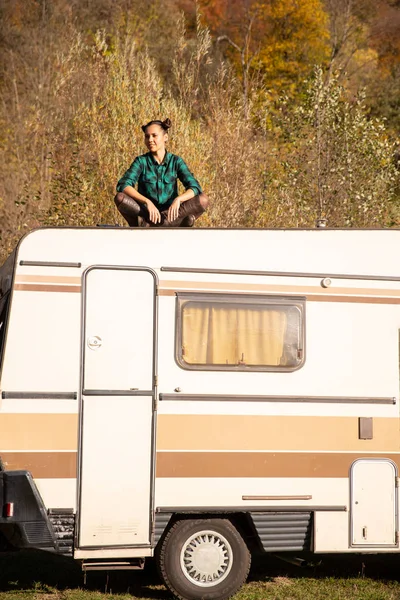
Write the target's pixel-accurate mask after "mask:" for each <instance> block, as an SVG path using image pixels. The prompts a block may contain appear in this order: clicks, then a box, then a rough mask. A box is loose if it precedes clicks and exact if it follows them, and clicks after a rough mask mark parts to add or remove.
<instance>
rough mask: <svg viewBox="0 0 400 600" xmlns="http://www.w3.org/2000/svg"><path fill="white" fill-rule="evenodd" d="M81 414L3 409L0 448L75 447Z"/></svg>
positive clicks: (43, 448) (51, 448)
mask: <svg viewBox="0 0 400 600" xmlns="http://www.w3.org/2000/svg"><path fill="white" fill-rule="evenodd" d="M77 447H78V415H77V414H57V413H53V414H49V413H47V414H46V413H34V414H33V413H30V414H24V413H3V414H2V415H1V416H0V448H1V451H3V450H16V449H18V450H76V449H77Z"/></svg>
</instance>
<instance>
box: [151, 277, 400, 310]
mask: <svg viewBox="0 0 400 600" xmlns="http://www.w3.org/2000/svg"><path fill="white" fill-rule="evenodd" d="M183 291H185V292H187V291H193V292H196V291H198V292H237V293H261V292H267V293H268V292H272V293H276V294H282V293H286V294H293V295H298V296H306V297H307V300H311V301H317V302H321V301H325V302H363V303H366V302H368V303H371V304H400V291H399V290H388V289H374V288H343V287H340V288H339V287H338V288H335V287H334V286H332V287H330V288H329V289H328V288H327V289H326V290H324V288H321V287H320V286H292V285H269V284H263V283H226V282H210V281H207V282H202V281H198V282H195V281H166V280H164V281H161V282H160V289H159V295H160V296H173V295H175V294H176V293H177V292H183ZM382 296H386V298H382Z"/></svg>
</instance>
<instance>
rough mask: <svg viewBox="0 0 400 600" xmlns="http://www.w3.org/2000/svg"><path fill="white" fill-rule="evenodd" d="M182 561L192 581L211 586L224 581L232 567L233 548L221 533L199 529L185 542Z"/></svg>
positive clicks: (188, 577) (183, 569)
mask: <svg viewBox="0 0 400 600" xmlns="http://www.w3.org/2000/svg"><path fill="white" fill-rule="evenodd" d="M180 562H181V568H182V571H183V573H184V575H185V577H186V578H187V579H189V581H190V582H191V583H194V584H195V585H198V586H200V587H210V586H212V585H216V584H218V583H220V582H221V581H223V580H224V579H225V578H226V577H227V576H228V574H229V572H230V570H231V569H232V564H233V555H232V548H231V545H230V544H229V542H228V540H227V539H226V538H224V536H223V535H221V534H220V533H216V532H215V531H208V530H207V531H199V532H198V533H195V534H194V535H192V536H191V537H190V538H188V540H186V542H185V543H184V545H183V548H182V551H181V559H180Z"/></svg>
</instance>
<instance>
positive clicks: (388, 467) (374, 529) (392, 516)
mask: <svg viewBox="0 0 400 600" xmlns="http://www.w3.org/2000/svg"><path fill="white" fill-rule="evenodd" d="M395 504H396V471H395V467H394V465H393V463H391V462H390V461H388V460H378V459H375V460H374V459H371V460H367V459H363V460H359V461H356V462H355V463H354V465H353V467H352V473H351V520H352V531H351V542H352V544H353V545H362V546H371V545H375V544H377V545H394V544H395V541H396V539H395V537H396V509H395Z"/></svg>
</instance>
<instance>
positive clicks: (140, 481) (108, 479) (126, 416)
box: [79, 396, 152, 546]
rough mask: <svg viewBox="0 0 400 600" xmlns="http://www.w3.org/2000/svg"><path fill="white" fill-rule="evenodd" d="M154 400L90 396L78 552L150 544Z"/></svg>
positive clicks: (86, 402)
mask: <svg viewBox="0 0 400 600" xmlns="http://www.w3.org/2000/svg"><path fill="white" fill-rule="evenodd" d="M151 419H152V398H151V397H150V396H145V397H141V396H114V397H112V396H102V397H96V396H90V397H85V398H84V405H83V450H82V474H81V478H82V483H81V502H80V535H79V546H126V545H129V546H131V545H134V544H146V543H149V541H150V538H149V529H150V522H149V512H150V484H151V481H150V471H151V468H150V467H151Z"/></svg>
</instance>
